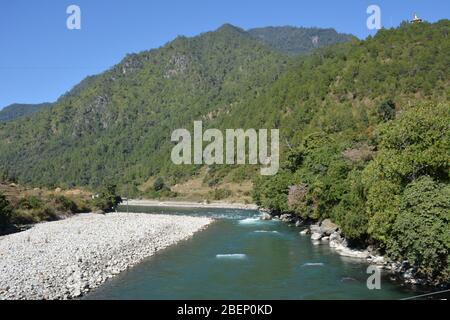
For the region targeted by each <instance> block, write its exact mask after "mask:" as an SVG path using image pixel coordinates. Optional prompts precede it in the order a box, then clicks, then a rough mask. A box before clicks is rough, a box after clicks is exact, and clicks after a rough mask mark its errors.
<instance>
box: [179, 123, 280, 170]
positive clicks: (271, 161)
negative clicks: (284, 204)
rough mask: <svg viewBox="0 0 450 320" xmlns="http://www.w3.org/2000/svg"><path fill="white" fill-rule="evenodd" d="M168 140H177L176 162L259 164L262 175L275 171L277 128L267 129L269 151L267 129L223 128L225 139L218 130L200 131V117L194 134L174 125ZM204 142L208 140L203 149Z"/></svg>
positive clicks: (277, 153)
mask: <svg viewBox="0 0 450 320" xmlns="http://www.w3.org/2000/svg"><path fill="white" fill-rule="evenodd" d="M171 140H172V142H178V143H177V145H176V146H175V147H174V148H173V149H172V154H171V159H172V162H173V163H174V164H177V165H180V164H197V165H201V164H206V165H213V164H229V165H234V164H238V165H243V164H251V165H258V164H259V165H262V167H261V175H264V176H273V175H275V174H277V172H278V169H279V166H280V155H279V153H280V146H279V144H280V141H279V140H280V138H279V130H278V129H271V130H270V154H269V148H268V146H269V132H268V130H267V129H260V130H258V131H256V130H255V129H248V130H245V131H244V129H226V130H225V139H224V135H223V133H222V132H221V131H220V130H218V129H207V130H206V131H205V132H203V123H202V121H195V122H194V136H193V137H192V136H191V133H190V132H189V131H188V130H187V129H177V130H175V131H173V133H172V137H171ZM224 140H225V141H224ZM204 142H209V144H208V145H207V146H206V147H205V148H204V149H203V144H204ZM224 143H225V153H224ZM246 146H248V148H247V147H246ZM192 147H193V148H192ZM192 151H193V152H192ZM247 158H248V161H247Z"/></svg>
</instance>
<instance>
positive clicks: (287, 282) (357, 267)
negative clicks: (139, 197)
mask: <svg viewBox="0 0 450 320" xmlns="http://www.w3.org/2000/svg"><path fill="white" fill-rule="evenodd" d="M132 210H133V211H139V212H151V213H164V214H188V215H197V216H198V215H202V216H212V217H214V218H216V219H217V220H216V222H214V223H213V224H211V225H210V226H209V227H208V228H207V229H205V230H203V231H201V232H199V233H197V234H196V235H195V236H194V237H192V238H191V239H189V240H186V241H183V242H181V243H179V244H177V245H175V246H172V247H170V248H167V249H164V250H162V251H160V252H158V253H157V254H155V255H154V256H152V257H150V258H148V259H146V260H145V261H143V262H142V263H140V264H139V265H137V266H135V267H133V268H132V269H130V270H128V271H126V272H124V273H122V274H120V275H119V276H117V277H116V278H114V279H112V280H110V281H108V282H107V283H105V284H104V285H103V286H101V287H100V288H98V289H96V290H95V291H93V292H91V293H90V294H88V295H87V296H86V297H85V299H242V300H247V299H401V298H405V297H409V296H413V295H415V294H417V293H415V292H413V291H412V290H410V289H408V288H406V287H403V286H401V285H400V284H399V283H395V282H393V281H391V280H390V279H389V276H388V275H383V276H382V279H381V289H380V290H369V289H368V288H367V285H366V281H367V278H368V277H369V274H367V273H366V270H367V266H368V264H366V263H364V262H362V261H361V260H355V259H352V258H345V257H342V256H339V255H338V254H337V253H335V252H333V250H332V249H330V248H329V246H328V245H326V244H324V245H313V244H312V243H311V240H310V238H309V236H301V235H299V231H300V229H299V228H296V227H291V226H288V225H286V224H284V223H282V222H279V221H262V220H259V217H258V216H259V213H258V212H257V211H244V210H231V209H179V208H177V209H170V208H164V209H162V208H149V207H146V208H143V207H134V208H132Z"/></svg>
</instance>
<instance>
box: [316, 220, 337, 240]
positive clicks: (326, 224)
mask: <svg viewBox="0 0 450 320" xmlns="http://www.w3.org/2000/svg"><path fill="white" fill-rule="evenodd" d="M320 229H321V231H322V233H324V234H326V235H327V236H330V235H331V234H332V233H333V232H336V231H337V230H338V229H339V226H338V225H336V224H334V223H333V222H332V221H331V220H330V219H325V220H323V221H322V223H321V224H320Z"/></svg>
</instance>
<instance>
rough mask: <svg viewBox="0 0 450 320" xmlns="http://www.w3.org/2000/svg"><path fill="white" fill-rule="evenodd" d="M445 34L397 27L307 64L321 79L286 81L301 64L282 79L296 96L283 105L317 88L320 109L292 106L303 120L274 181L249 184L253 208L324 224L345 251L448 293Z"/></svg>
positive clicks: (449, 109)
mask: <svg viewBox="0 0 450 320" xmlns="http://www.w3.org/2000/svg"><path fill="white" fill-rule="evenodd" d="M449 32H450V25H449V22H448V21H442V22H440V23H437V24H434V25H420V26H414V25H406V24H405V25H403V26H401V27H400V28H399V29H397V30H389V31H388V30H384V31H380V32H379V33H378V34H377V36H375V37H374V38H373V39H368V40H367V41H365V42H361V43H360V44H359V45H357V46H354V45H348V46H347V47H346V48H345V46H344V47H343V48H345V49H343V51H340V52H339V51H338V52H329V53H328V54H329V58H328V59H326V58H322V59H320V57H318V56H316V57H314V58H311V60H310V63H313V61H314V59H316V62H315V63H316V64H317V65H316V68H318V69H320V70H321V71H323V72H320V73H316V74H311V78H310V81H298V80H297V81H295V79H296V78H297V79H298V78H299V77H300V78H303V77H306V76H307V74H308V71H305V69H304V66H305V65H304V64H303V65H302V69H300V68H299V69H298V70H297V71H294V72H291V74H289V75H288V76H286V80H285V81H286V84H287V83H295V84H294V85H291V87H296V86H299V84H304V88H303V89H302V87H297V88H295V89H293V90H289V89H288V90H287V91H288V92H287V93H285V94H284V95H283V97H284V98H283V99H282V100H283V101H284V104H285V105H288V106H289V105H291V104H292V103H294V101H293V100H291V98H290V97H292V95H294V94H295V93H296V92H303V94H302V96H301V97H302V98H300V96H295V97H297V98H299V99H304V98H303V97H308V96H310V97H314V99H316V98H317V96H318V95H317V93H316V94H313V90H318V89H319V88H323V91H320V92H319V97H322V99H323V100H322V107H321V108H314V109H311V108H310V106H311V104H307V105H302V104H299V105H298V107H297V108H298V109H297V111H296V112H295V113H294V114H291V118H296V116H295V114H297V113H298V114H300V113H303V114H304V115H307V119H308V120H307V121H303V123H302V124H298V125H297V127H298V126H300V127H302V129H301V131H297V132H296V133H294V134H293V135H292V138H291V139H292V140H291V143H290V145H291V146H294V147H292V148H290V149H288V150H286V156H285V161H284V165H283V170H282V172H281V173H280V174H278V175H277V176H275V177H271V178H262V177H257V178H256V179H255V189H254V199H255V201H257V202H258V203H259V204H261V205H262V206H263V207H266V208H270V209H272V210H274V211H278V212H291V213H296V214H298V215H299V216H301V217H302V218H304V219H313V220H322V219H325V218H331V219H332V220H334V221H335V222H336V223H338V224H339V225H340V227H341V229H342V232H343V233H344V235H345V236H346V237H347V238H349V239H350V240H352V241H353V242H355V243H360V244H361V243H362V244H366V245H367V244H372V245H376V246H377V247H378V248H380V250H382V251H383V252H384V253H386V254H387V255H388V256H389V257H391V258H392V259H395V260H397V261H408V263H409V264H410V265H412V266H414V267H416V268H417V271H418V274H419V275H421V276H423V277H426V278H428V279H429V280H430V281H431V282H435V283H448V281H449V280H450V224H449V222H450V196H449V192H450V185H449V181H450V175H449V168H450V162H449V161H450V126H449V124H450V105H449V103H448V93H449V91H448V83H449V80H450V79H449V78H448V72H446V71H445V70H448V69H449V68H450V60H449V59H448V57H445V56H444V52H446V51H447V50H448V49H450V39H449V37H448V36H449ZM307 70H308V69H307ZM314 78H316V79H319V78H320V79H322V80H320V81H319V80H317V81H314ZM324 79H328V80H326V81H324ZM324 84H327V85H326V86H323V85H324ZM306 85H308V87H307V86H306ZM309 86H311V87H309ZM303 119H304V118H303ZM299 133H300V134H299Z"/></svg>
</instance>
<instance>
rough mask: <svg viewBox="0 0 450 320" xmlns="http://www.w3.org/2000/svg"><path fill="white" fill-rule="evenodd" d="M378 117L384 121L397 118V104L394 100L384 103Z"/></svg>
mask: <svg viewBox="0 0 450 320" xmlns="http://www.w3.org/2000/svg"><path fill="white" fill-rule="evenodd" d="M377 111H378V117H379V118H380V119H381V120H383V121H388V120H392V119H394V118H395V103H394V102H393V101H392V100H387V101H384V102H383V103H382V104H380V106H379V107H378V110H377Z"/></svg>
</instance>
